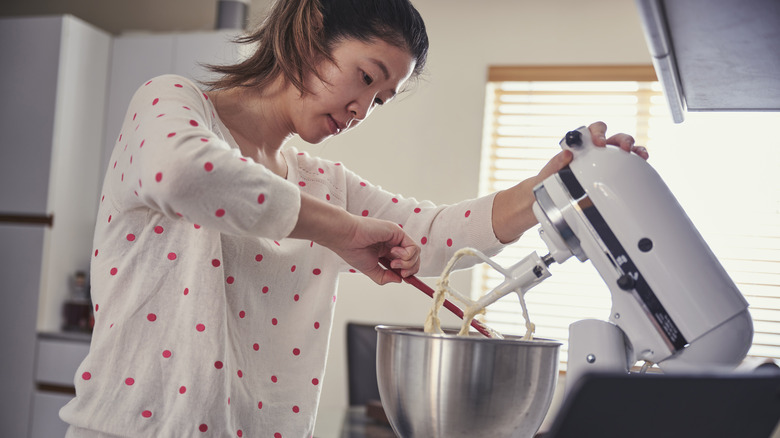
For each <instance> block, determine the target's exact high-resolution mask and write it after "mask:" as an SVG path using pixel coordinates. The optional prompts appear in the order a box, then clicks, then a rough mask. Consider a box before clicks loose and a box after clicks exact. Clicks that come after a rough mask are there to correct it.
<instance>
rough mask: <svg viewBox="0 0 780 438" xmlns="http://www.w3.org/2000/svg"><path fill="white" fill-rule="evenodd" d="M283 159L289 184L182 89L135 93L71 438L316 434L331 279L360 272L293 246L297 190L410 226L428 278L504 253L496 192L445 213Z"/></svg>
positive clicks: (306, 245) (104, 234) (118, 151)
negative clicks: (462, 258) (466, 254)
mask: <svg viewBox="0 0 780 438" xmlns="http://www.w3.org/2000/svg"><path fill="white" fill-rule="evenodd" d="M283 153H284V156H285V159H286V160H287V163H288V167H289V172H288V176H287V179H286V180H285V179H283V178H280V177H279V176H277V175H275V174H273V173H271V172H270V171H268V170H267V169H266V168H265V167H263V166H262V165H260V164H257V163H254V162H253V161H251V160H248V159H245V158H242V157H241V155H240V153H239V149H238V146H237V145H236V143H235V141H234V140H233V138H232V137H231V136H230V133H229V132H228V130H227V129H226V128H225V126H224V125H223V124H222V123H221V122H220V120H219V118H218V117H217V114H216V111H215V109H214V107H213V106H212V104H211V102H210V101H209V100H208V98H207V96H206V95H205V94H204V93H203V92H202V91H201V90H200V89H199V88H198V87H197V86H196V85H195V84H193V83H191V82H190V81H188V80H187V79H185V78H182V77H179V76H173V75H166V76H160V77H157V78H154V79H153V80H151V81H149V82H147V83H146V84H144V85H143V86H141V87H140V88H139V90H138V91H137V92H136V94H135V96H134V97H133V99H132V101H131V103H130V107H129V110H128V113H127V115H126V116H125V120H124V123H123V125H122V130H121V133H120V135H119V137H118V140H117V143H116V146H115V148H114V152H113V154H112V156H111V160H110V162H109V169H108V172H107V174H106V178H105V181H104V185H103V191H102V198H101V203H100V209H99V212H98V217H97V224H96V230H95V239H94V253H93V258H92V267H91V284H92V301H93V305H94V311H95V329H94V334H93V337H92V344H91V347H90V352H89V355H88V356H87V358H86V359H85V360H84V362H83V363H82V364H81V366H80V368H79V370H78V372H77V374H76V376H75V386H76V398H74V399H73V400H72V401H71V402H70V403H69V404H68V405H67V406H65V407H64V408H63V409H62V410H61V412H60V415H61V417H62V418H63V420H65V421H66V422H68V423H70V424H72V425H74V426H76V427H75V428H72V429H71V431H70V435H69V436H98V435H101V434H103V435H102V436H105V435H118V436H132V437H181V436H220V437H221V436H224V437H236V436H238V437H269V438H279V437H283V438H292V437H295V438H300V437H311V436H312V434H313V431H314V420H315V417H316V413H317V405H318V401H319V395H320V389H321V387H322V380H323V375H324V371H325V361H326V353H327V349H328V342H329V336H330V331H331V322H332V318H333V311H334V307H335V305H336V286H337V279H338V275H339V273H340V272H345V271H348V270H350V267H349V266H348V265H346V263H345V262H344V261H343V260H342V259H341V258H339V257H338V256H336V255H335V254H334V253H332V252H331V251H329V250H328V249H326V248H324V247H322V246H319V245H317V244H316V243H313V242H311V241H304V240H298V239H290V238H286V236H287V235H288V234H289V233H290V232H291V230H292V228H293V226H294V225H295V223H296V221H297V216H298V211H299V209H300V195H299V191H305V192H307V193H310V194H312V195H314V196H316V197H317V198H319V199H323V200H325V201H328V202H331V203H333V204H335V205H338V206H340V207H342V208H345V209H346V210H348V211H349V212H351V213H353V214H356V215H363V216H372V217H378V218H383V219H387V220H391V221H394V222H396V223H398V224H400V225H401V226H402V227H403V228H404V230H405V231H406V232H407V233H409V234H410V235H411V236H412V237H413V238H414V239H415V240H416V241H417V242H419V244H420V246H421V247H422V249H423V252H422V256H421V257H422V261H423V263H422V268H421V271H420V275H422V276H426V275H438V274H439V273H440V272H441V269H442V268H443V267H444V264H445V263H446V261H447V260H449V258H450V257H451V256H452V254H453V253H454V252H455V251H456V250H457V249H459V248H462V247H464V246H471V247H475V248H477V249H480V250H482V251H485V252H487V253H495V252H497V251H498V250H499V249H500V248H501V247H502V245H501V244H500V243H499V242H498V241H497V239H496V237H495V235H494V234H493V231H492V226H491V207H492V202H493V197H492V196H488V197H484V198H480V199H475V200H469V201H464V202H462V203H459V204H456V205H451V206H435V205H433V204H432V203H430V202H418V201H416V200H415V199H412V198H404V197H402V196H399V195H393V194H391V193H388V192H386V191H384V190H382V189H381V188H379V187H377V186H374V185H372V184H370V183H369V182H367V181H366V180H364V179H362V178H360V177H359V176H357V175H355V174H354V173H352V172H350V171H349V170H347V169H345V168H344V166H343V165H341V164H340V163H333V162H329V161H326V160H322V159H319V158H314V157H310V156H308V155H306V154H302V153H298V152H297V151H295V150H294V149H292V148H289V149H285V150H284V151H283ZM353 272H354V270H353ZM420 323H421V324H422V321H420Z"/></svg>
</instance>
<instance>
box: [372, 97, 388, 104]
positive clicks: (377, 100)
mask: <svg viewBox="0 0 780 438" xmlns="http://www.w3.org/2000/svg"><path fill="white" fill-rule="evenodd" d="M374 103H375V104H377V105H384V104H385V101H384V100H382V99H380V98H378V97H377V98H375V99H374Z"/></svg>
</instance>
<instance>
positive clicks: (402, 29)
mask: <svg viewBox="0 0 780 438" xmlns="http://www.w3.org/2000/svg"><path fill="white" fill-rule="evenodd" d="M348 38H353V39H356V40H359V41H364V42H367V41H370V40H372V39H380V40H383V41H385V42H387V43H388V44H391V45H394V46H396V47H399V48H401V49H404V50H408V51H409V53H410V54H411V55H412V56H413V57H414V58H415V61H416V62H415V66H414V70H413V71H412V78H416V77H417V76H419V75H420V73H422V71H423V70H424V68H425V61H426V59H427V57H428V34H427V33H426V31H425V23H424V22H423V19H422V17H421V16H420V13H419V12H417V9H415V8H414V6H412V4H411V3H410V2H409V0H277V1H276V2H275V3H274V4H273V6H272V7H271V10H270V13H269V14H268V16H267V17H266V19H265V20H264V21H263V22H262V24H261V25H260V27H259V28H258V29H257V30H256V31H255V32H253V33H251V34H249V35H246V36H243V37H239V38H237V39H236V40H235V41H236V42H237V43H240V44H257V49H256V50H255V52H254V53H253V54H252V56H250V57H249V58H247V59H245V60H244V61H242V62H240V63H238V64H232V65H209V66H207V67H208V68H209V69H210V70H211V71H213V72H216V73H219V74H221V75H222V76H221V77H220V78H219V79H216V80H214V81H204V83H205V84H206V85H208V86H209V87H210V88H212V89H224V88H232V87H242V86H261V87H262V86H267V85H269V84H270V83H271V82H272V81H274V80H275V79H276V78H277V77H278V76H279V75H282V76H283V77H284V78H285V79H286V80H287V81H288V82H289V83H291V84H293V85H294V86H295V87H296V88H297V89H298V90H300V91H301V93H305V92H307V87H306V85H305V84H304V79H305V77H306V76H307V75H308V74H310V73H313V74H314V75H316V76H317V77H319V74H318V73H317V70H316V67H317V64H318V63H319V62H320V61H322V60H329V61H333V58H332V57H331V51H332V49H333V46H334V45H335V43H337V42H339V41H340V40H343V39H348Z"/></svg>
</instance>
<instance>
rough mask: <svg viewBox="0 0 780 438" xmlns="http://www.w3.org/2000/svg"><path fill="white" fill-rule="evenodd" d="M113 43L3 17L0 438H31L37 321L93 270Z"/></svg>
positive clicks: (79, 26) (90, 31)
mask: <svg viewBox="0 0 780 438" xmlns="http://www.w3.org/2000/svg"><path fill="white" fill-rule="evenodd" d="M110 48H111V36H110V35H109V34H108V33H106V32H103V31H101V30H99V29H96V28H94V27H92V26H90V25H88V24H86V23H84V22H83V21H80V20H78V19H76V18H75V17H72V16H52V17H34V18H30V17H25V18H0V59H1V60H2V68H1V69H0V96H2V99H0V132H2V136H0V148H2V154H3V158H2V160H0V279H2V282H0V300H1V301H0V346H2V352H3V353H2V355H3V360H0V388H2V391H0V405H1V406H3V408H2V409H0V436H3V437H6V436H7V437H26V436H28V430H29V425H30V406H31V403H32V394H33V365H34V363H33V361H34V355H35V334H36V328H37V329H48V330H56V329H58V328H59V325H60V321H61V318H60V311H61V308H62V301H63V299H64V297H65V296H66V294H67V279H68V276H70V275H71V274H72V273H73V272H75V271H76V270H87V268H88V267H89V259H90V253H91V247H92V233H93V231H92V230H93V226H94V220H95V215H96V212H97V201H98V199H97V194H98V190H97V178H98V162H99V161H100V150H101V148H100V143H101V140H102V137H103V127H104V120H105V119H104V114H105V111H104V108H105V94H106V81H107V79H108V59H109V55H110ZM49 216H53V223H52V224H51V225H45V224H41V223H39V222H36V220H35V219H36V218H47V217H49ZM19 217H23V218H24V219H22V220H21V221H19V219H18V218H19ZM31 218H32V219H31Z"/></svg>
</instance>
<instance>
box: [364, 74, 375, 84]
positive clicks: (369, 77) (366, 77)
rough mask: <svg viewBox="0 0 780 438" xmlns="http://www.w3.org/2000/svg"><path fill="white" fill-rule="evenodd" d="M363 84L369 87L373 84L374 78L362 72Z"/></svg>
mask: <svg viewBox="0 0 780 438" xmlns="http://www.w3.org/2000/svg"><path fill="white" fill-rule="evenodd" d="M363 82H365V83H366V85H371V84H372V83H373V82H374V78H372V77H371V76H369V75H368V74H367V73H366V72H363Z"/></svg>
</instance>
